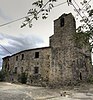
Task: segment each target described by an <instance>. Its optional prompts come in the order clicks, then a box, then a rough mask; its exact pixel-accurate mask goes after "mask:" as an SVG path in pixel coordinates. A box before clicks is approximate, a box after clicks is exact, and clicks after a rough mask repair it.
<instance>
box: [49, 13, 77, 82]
mask: <svg viewBox="0 0 93 100" xmlns="http://www.w3.org/2000/svg"><path fill="white" fill-rule="evenodd" d="M75 33H76V24H75V19H74V17H73V15H72V14H71V13H69V14H63V15H62V16H60V17H59V18H58V19H56V20H55V21H54V35H52V36H51V37H50V46H51V51H52V55H51V68H50V69H51V71H50V81H51V82H52V83H53V82H54V84H56V83H59V84H61V83H65V82H67V81H68V82H69V81H71V80H72V79H73V73H72V62H73V60H74V58H75V56H74V49H73V48H74V42H73V34H75Z"/></svg>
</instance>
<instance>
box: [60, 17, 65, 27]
mask: <svg viewBox="0 0 93 100" xmlns="http://www.w3.org/2000/svg"><path fill="white" fill-rule="evenodd" d="M60 26H61V27H63V26H64V18H63V17H62V18H61V19H60Z"/></svg>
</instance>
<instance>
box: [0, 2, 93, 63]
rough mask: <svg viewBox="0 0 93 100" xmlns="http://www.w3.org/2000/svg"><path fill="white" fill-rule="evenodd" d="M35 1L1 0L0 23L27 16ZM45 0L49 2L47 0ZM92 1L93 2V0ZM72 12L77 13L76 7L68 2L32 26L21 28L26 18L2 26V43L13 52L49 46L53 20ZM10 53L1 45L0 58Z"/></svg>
mask: <svg viewBox="0 0 93 100" xmlns="http://www.w3.org/2000/svg"><path fill="white" fill-rule="evenodd" d="M34 1H37V0H0V25H2V24H4V23H7V22H9V21H12V20H15V19H18V18H21V17H24V16H26V15H27V12H28V10H29V9H31V8H33V7H34V6H32V5H31V4H32V3H33V2H34ZM44 1H45V2H47V0H44ZM65 1H67V0H57V2H56V3H55V5H57V4H59V3H62V2H65ZM80 1H82V0H76V2H77V4H78V5H79V6H80V3H79V2H80ZM72 2H73V0H72ZM73 3H74V2H73ZM90 3H91V4H93V0H91V2H90ZM76 7H77V6H76ZM77 8H78V7H77ZM70 12H71V13H72V14H73V15H74V16H75V15H76V12H75V11H74V8H73V7H72V6H71V5H70V6H68V5H67V3H66V4H63V5H60V6H58V7H55V8H53V9H52V11H51V12H50V13H49V16H48V18H47V19H46V20H41V18H40V19H39V20H38V21H36V20H34V21H33V27H32V28H29V27H28V26H27V27H24V28H22V29H21V28H20V26H21V24H22V22H23V21H24V19H23V20H21V21H18V22H15V23H12V24H9V25H6V26H3V27H0V44H2V45H3V46H4V47H5V48H7V49H8V50H9V51H10V52H12V53H15V52H18V51H20V50H24V49H29V48H33V47H42V46H48V45H49V37H50V36H51V35H52V34H53V33H54V30H53V20H55V19H57V18H58V17H59V16H60V15H62V14H63V13H70ZM8 54H9V53H8V52H7V51H5V50H4V49H3V48H2V47H0V59H1V58H2V57H4V56H6V55H8ZM0 62H1V60H0Z"/></svg>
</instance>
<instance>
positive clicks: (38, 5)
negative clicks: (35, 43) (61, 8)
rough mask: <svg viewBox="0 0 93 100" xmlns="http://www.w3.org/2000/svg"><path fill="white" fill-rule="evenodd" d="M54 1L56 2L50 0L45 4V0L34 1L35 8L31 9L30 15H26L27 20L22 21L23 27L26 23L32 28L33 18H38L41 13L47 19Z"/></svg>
mask: <svg viewBox="0 0 93 100" xmlns="http://www.w3.org/2000/svg"><path fill="white" fill-rule="evenodd" d="M54 2H56V0H48V1H47V2H46V3H45V4H44V1H43V0H38V1H36V2H34V3H32V5H34V6H35V8H33V9H30V10H29V11H28V13H27V14H28V16H27V17H25V21H24V22H23V23H22V25H21V28H23V27H24V26H26V25H29V27H30V28H31V27H32V21H33V19H35V20H38V18H39V16H38V15H39V14H41V16H42V19H46V18H47V17H48V13H49V12H50V11H51V10H52V8H53V7H54V5H53V3H54Z"/></svg>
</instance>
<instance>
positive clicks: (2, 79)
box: [0, 70, 6, 82]
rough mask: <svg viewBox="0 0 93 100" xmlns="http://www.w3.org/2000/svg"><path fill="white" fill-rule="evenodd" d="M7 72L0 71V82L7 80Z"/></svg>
mask: <svg viewBox="0 0 93 100" xmlns="http://www.w3.org/2000/svg"><path fill="white" fill-rule="evenodd" d="M5 75H6V74H5V72H4V71H2V70H1V71H0V82H3V81H4V80H5Z"/></svg>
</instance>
